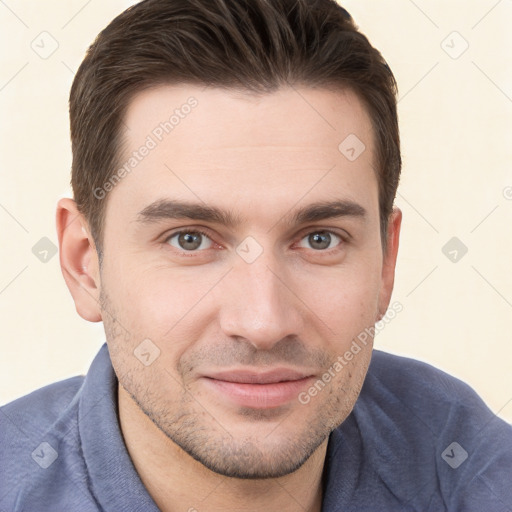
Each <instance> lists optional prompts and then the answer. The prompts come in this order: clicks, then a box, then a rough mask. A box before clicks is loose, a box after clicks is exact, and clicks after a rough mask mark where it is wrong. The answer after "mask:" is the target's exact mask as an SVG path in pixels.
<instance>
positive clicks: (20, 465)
mask: <svg viewBox="0 0 512 512" xmlns="http://www.w3.org/2000/svg"><path fill="white" fill-rule="evenodd" d="M511 394H512V393H511ZM169 485H170V486H172V482H169ZM190 507H191V508H192V507H194V508H196V509H197V510H199V511H201V512H202V511H207V510H208V506H207V503H204V504H201V503H191V504H190ZM322 510H323V512H338V511H340V512H341V511H344V512H345V511H358V512H360V511H378V512H389V511H395V510H397V511H398V510H400V511H418V512H419V511H421V512H429V511H430V512H434V511H435V512H440V511H457V512H466V511H467V512H469V511H478V512H511V511H512V426H511V425H509V424H508V423H506V422H505V421H503V420H501V419H500V418H498V417H497V416H495V415H494V414H493V413H492V412H491V411H490V410H489V408H488V407H487V406H486V405H485V404H484V403H483V401H482V400H481V399H480V398H479V397H478V395H477V394H476V393H475V392H474V391H473V390H472V389H471V388H470V387H469V386H467V385H466V384H464V383H462V382H461V381H459V380H457V379H455V378H454V377H451V376H449V375H447V374H446V373H444V372H442V371H440V370H437V369H435V368H434V367H432V366H430V365H427V364H425V363H421V362H419V361H415V360H413V359H408V358H403V357H398V356H394V355H391V354H387V353H385V352H382V351H379V350H374V351H373V354H372V361H371V364H370V368H369V371H368V374H367V376H366V379H365V382H364V385H363V388H362V390H361V394H360V396H359V398H358V400H357V402H356V405H355V407H354V410H353V411H352V413H351V414H350V416H349V417H348V418H347V419H346V420H345V421H344V422H343V423H342V424H341V425H340V426H339V427H338V428H337V429H336V430H334V432H333V433H332V434H331V436H330V438H329V444H328V447H327V455H326V460H325V465H324V478H323V506H322ZM0 511H1V512H15V511H16V512H18V511H20V512H21V511H24V512H50V511H51V512H93V511H94V512H97V511H113V512H132V511H134V512H135V511H141V512H142V511H144V512H157V511H158V507H157V506H156V505H155V503H154V501H153V500H152V498H151V496H150V495H149V494H148V492H147V490H146V488H145V487H144V485H143V483H142V481H141V480H140V478H139V476H138V474H137V472H136V470H135V468H134V466H133V464H132V462H131V459H130V456H129V454H128V452H127V449H126V446H125V444H124V441H123V437H122V434H121V430H120V426H119V416H118V405H117V378H116V375H115V373H114V370H113V368H112V364H111V362H110V357H109V353H108V348H107V345H106V344H104V345H103V347H102V348H101V350H100V351H99V353H98V354H97V356H96V358H95V359H94V361H93V363H92V365H91V367H90V370H89V372H88V373H87V375H86V376H85V377H83V376H78V377H74V378H71V379H67V380H65V381H62V382H57V383H55V384H52V385H49V386H46V387H44V388H42V389H39V390H37V391H34V392H33V393H31V394H29V395H27V396H25V397H23V398H20V399H18V400H15V401H14V402H11V403H10V404H7V405H5V406H3V407H2V408H0Z"/></svg>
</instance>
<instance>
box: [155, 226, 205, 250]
mask: <svg viewBox="0 0 512 512" xmlns="http://www.w3.org/2000/svg"><path fill="white" fill-rule="evenodd" d="M165 241H166V243H168V244H169V245H172V247H175V248H176V249H179V250H181V251H189V252H190V251H196V250H197V249H200V250H203V249H209V248H210V247H211V244H212V241H211V240H210V238H209V237H208V235H207V234H206V233H203V232H202V231H193V230H190V231H178V232H177V233H174V234H172V235H171V236H169V237H168V238H167V239H166V240H165Z"/></svg>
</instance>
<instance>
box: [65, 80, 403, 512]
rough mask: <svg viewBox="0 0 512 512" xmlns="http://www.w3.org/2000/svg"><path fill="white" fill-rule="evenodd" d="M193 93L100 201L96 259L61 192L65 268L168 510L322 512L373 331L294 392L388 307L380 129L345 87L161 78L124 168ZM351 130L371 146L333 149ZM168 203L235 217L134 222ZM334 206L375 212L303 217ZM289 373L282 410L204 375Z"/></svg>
mask: <svg viewBox="0 0 512 512" xmlns="http://www.w3.org/2000/svg"><path fill="white" fill-rule="evenodd" d="M191 96H193V97H194V99H195V100H196V101H197V104H196V106H195V107H194V108H193V109H191V110H190V113H189V114H187V115H184V116H183V117H180V120H179V122H178V124H177V125H176V126H174V128H173V129H172V131H170V132H169V133H166V134H164V136H163V137H162V140H161V141H158V143H157V144H156V146H155V147H154V148H152V149H151V150H150V151H149V152H148V154H147V156H145V157H144V158H143V159H141V161H140V162H138V163H137V166H136V167H135V168H134V169H133V170H132V171H131V172H129V173H127V174H126V175H125V176H124V177H123V179H122V180H120V181H119V183H117V184H116V185H115V187H114V188H113V190H112V191H111V192H110V193H109V195H108V196H107V198H106V199H104V200H106V201H108V202H107V210H106V225H105V239H104V256H103V264H102V266H101V271H100V266H99V263H98V257H97V253H96V250H95V246H94V242H93V240H92V237H91V236H90V232H89V228H88V225H87V222H86V220H85V219H84V218H83V217H82V216H81V215H80V214H79V213H78V212H77V210H76V206H75V204H74V202H73V201H72V200H71V199H63V200H61V201H60V202H59V205H58V208H57V228H58V233H59V243H60V258H61V266H62V270H63V274H64V277H65V279H66V282H67V284H68V287H69V288H70V291H71V293H72V295H73V298H74V300H75V303H76V308H77V311H78V313H79V314H80V315H81V316H82V317H83V318H85V319H86V320H89V321H100V320H102V321H103V322H104V327H105V333H106V338H107V343H108V347H109V351H110V354H111V359H112V363H113V366H114V369H115V371H116V374H117V376H118V379H119V383H120V386H119V415H120V421H121V429H122V432H123V436H124V438H125V442H126V445H127V448H128V451H129V453H130V455H131V457H132V460H133V461H134V465H135V467H136V469H137V471H138V472H139V474H140V476H141V479H142V481H143V483H144V484H145V485H146V487H147V488H148V491H149V492H150V494H151V495H152V496H153V498H154V500H155V502H156V503H157V505H158V506H159V507H160V508H161V510H164V511H165V510H189V509H190V508H193V507H194V508H196V509H197V510H209V511H210V510H212V511H213V510H252V511H254V510H304V509H305V510H320V507H321V498H322V496H321V477H322V470H323V464H324V457H325V450H326V447H327V439H328V435H329V433H330V432H331V430H332V429H333V428H335V427H336V426H337V425H339V424H340V423H342V422H343V420H344V419H345V418H346V417H347V416H348V414H350V411H351V410H352V408H353V406H354V404H355V401H356V399H357V397H358V394H359V392H360V389H361V386H362V383H363V381H364V377H365V375H366V372H367V369H368V364H369V361H370V357H371V350H372V340H370V341H369V342H368V344H367V345H366V347H362V350H361V351H360V352H359V353H358V354H357V355H355V356H354V358H353V359H352V360H351V361H350V362H349V363H348V364H347V365H346V366H344V367H343V369H342V370H341V371H339V372H337V373H336V376H335V377H334V378H333V379H332V380H331V381H330V382H329V383H328V384H327V385H326V386H325V388H323V389H322V390H321V391H320V392H318V393H317V394H316V395H315V396H314V397H312V398H311V400H310V401H309V402H308V403H307V404H304V403H301V402H300V401H299V400H298V391H307V390H308V389H309V388H310V387H311V386H312V385H313V384H314V382H315V381H317V380H318V379H319V378H321V377H322V375H323V374H324V373H325V372H326V371H327V370H328V368H329V367H331V366H332V364H333V362H334V361H335V360H336V359H337V357H338V356H340V355H343V354H344V353H345V352H346V351H347V350H349V348H350V346H351V343H352V341H353V340H354V339H355V338H356V337H357V335H358V334H359V333H361V332H362V331H364V330H365V328H367V327H371V326H373V325H374V323H375V322H376V321H377V320H378V319H379V318H380V317H381V316H382V315H383V314H384V313H385V311H386V309H387V307H388V305H389V301H390V297H391V292H392V288H393V279H394V269H395V263H396V254H397V250H398V237H399V231H400V223H401V212H400V211H399V210H398V209H395V210H394V211H393V214H392V216H391V218H390V222H389V229H388V248H387V252H386V254H383V252H382V244H381V237H380V229H379V208H378V182H377V176H376V172H375V170H374V166H375V162H374V142H373V135H372V128H371V123H370V119H369V117H368V114H367V113H366V111H365V109H364V107H363V106H362V103H361V102H360V101H359V100H358V98H357V96H356V95H355V94H354V93H352V92H351V91H349V90H336V91H331V90H326V89H311V88H308V87H296V88H282V89H280V90H278V91H276V92H274V93H269V94H264V95H260V96H255V95H249V94H247V93H242V92H235V91H233V90H220V89H209V88H199V87H195V86H159V87H157V88H154V89H152V90H147V91H144V92H142V93H140V94H139V95H137V96H136V97H135V98H134V99H133V100H132V102H131V104H130V107H129V109H128V111H127V113H126V116H125V123H126V125H127V128H128V129H127V130H126V132H125V144H124V146H123V150H124V155H123V160H122V162H123V163H124V162H126V161H128V159H129V158H130V155H132V153H133V151H135V150H137V149H138V148H140V147H141V146H142V145H143V144H144V143H145V141H147V137H148V135H151V134H154V133H155V132H154V130H155V127H157V126H159V123H161V122H162V121H164V120H166V119H169V116H170V115H171V114H172V112H173V110H175V109H176V108H180V106H181V105H183V104H185V103H186V102H187V99H188V98H190V97H191ZM187 110H188V109H187ZM350 134H355V135H356V136H357V137H358V138H359V139H360V140H361V141H362V142H363V143H364V145H365V147H366V149H365V150H364V151H363V152H362V153H361V154H360V156H359V157H358V158H356V159H355V160H354V161H350V159H348V158H346V156H344V155H343V154H342V153H341V152H340V150H339V149H338V145H339V144H340V143H341V142H342V141H343V140H344V139H345V138H346V137H347V136H348V135H350ZM153 138H155V137H154V135H153ZM164 199H172V200H180V201H186V202H189V203H195V204H199V205H202V206H213V207H217V208H219V209H222V210H225V211H228V212H230V213H231V215H232V217H233V219H234V220H237V221H238V222H237V223H235V224H233V225H227V224H223V223H220V222H217V221H212V220H204V219H202V220H198V219H184V218H178V219H176V218H159V219H156V220H155V219H152V220H151V221H148V222H141V221H140V218H141V216H140V212H142V211H143V210H144V209H145V208H147V207H148V205H150V204H152V203H153V202H155V201H157V200H164ZM330 201H345V202H347V201H349V202H351V203H355V204H356V205H359V207H360V209H361V210H364V215H359V214H347V215H342V216H338V217H331V218H327V219H321V220H308V221H307V222H303V223H300V224H296V223H293V222H292V220H293V219H292V217H293V214H294V213H295V212H296V211H297V210H299V209H301V208H304V207H308V206H310V205H312V204H314V203H322V202H330ZM349 213H350V212H349ZM352 213H354V212H352ZM198 229H200V230H201V231H204V232H205V233H206V235H207V236H202V235H197V234H196V235H194V233H196V232H197V230H198ZM178 231H185V233H189V238H188V239H186V240H185V239H184V238H183V237H181V238H179V235H177V236H172V235H175V234H176V233H177V232H178ZM326 233H327V235H326ZM315 234H316V235H317V237H316V238H314V235H315ZM318 234H320V238H318ZM190 235H192V238H190ZM310 235H311V236H310ZM329 236H330V239H329ZM247 237H251V238H250V239H247ZM180 240H181V244H182V245H180ZM191 240H193V241H195V242H197V244H196V245H195V246H194V244H190V241H191ZM184 241H185V242H187V243H189V245H186V244H185V245H183V242H184ZM191 246H194V247H193V248H192V249H191ZM196 247H197V248H196ZM187 249H189V250H188V251H187ZM254 256H256V257H255V258H254V260H253V261H250V260H251V259H252V258H251V257H254ZM148 339H149V340H151V341H150V342H149V344H148V342H147V341H146V342H144V343H145V344H144V345H142V347H144V349H143V350H141V349H140V348H139V349H138V348H137V347H139V346H140V344H141V342H143V340H148ZM141 352H143V353H145V354H149V356H148V355H146V356H145V359H146V362H147V360H148V359H149V360H151V364H148V365H145V364H143V362H141V360H140V357H139V358H138V357H136V355H137V354H139V355H140V353H141ZM283 369H287V370H294V371H296V372H299V374H300V375H303V376H306V377H308V378H309V380H305V381H304V383H303V384H301V387H300V389H298V390H297V392H295V393H294V394H293V397H292V398H290V399H287V400H285V401H284V402H283V403H280V404H279V405H275V403H274V402H272V399H271V398H268V395H267V394H266V393H265V392H259V394H258V397H259V398H258V403H257V405H255V404H254V402H251V403H250V404H249V405H247V404H240V403H238V402H236V401H234V400H233V399H232V397H231V396H230V395H227V394H226V393H225V392H224V391H222V390H220V389H219V387H218V386H217V385H213V386H212V382H213V381H212V379H211V378H209V377H211V376H212V375H215V374H216V372H219V371H233V370H249V371H252V372H256V373H258V372H259V373H261V372H264V371H269V370H278V371H280V372H282V371H283ZM220 380H223V379H220ZM218 381H219V379H218V380H217V382H218ZM269 393H270V392H269Z"/></svg>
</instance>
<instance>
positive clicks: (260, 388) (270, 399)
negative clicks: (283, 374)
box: [203, 377, 313, 409]
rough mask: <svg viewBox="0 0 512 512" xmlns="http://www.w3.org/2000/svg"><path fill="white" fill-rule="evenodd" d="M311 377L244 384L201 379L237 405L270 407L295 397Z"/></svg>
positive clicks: (256, 407) (257, 407)
mask: <svg viewBox="0 0 512 512" xmlns="http://www.w3.org/2000/svg"><path fill="white" fill-rule="evenodd" d="M312 379H313V378H312V377H306V378H304V379H300V380H287V381H283V382H274V383H271V384H245V383H241V382H228V381H225V380H216V379H210V378H205V379H203V380H204V381H205V384H207V385H208V386H209V387H210V388H213V389H214V390H215V391H216V392H217V393H221V394H222V395H224V396H226V397H227V398H228V399H229V400H230V401H232V402H234V403H235V404H237V405H239V406H242V407H251V408H254V409H270V408H273V407H279V406H281V405H285V404H287V403H288V402H290V401H291V400H294V399H296V398H297V396H298V395H299V393H300V392H301V390H303V389H304V388H305V387H306V386H307V385H308V384H309V383H310V381H311V380H312Z"/></svg>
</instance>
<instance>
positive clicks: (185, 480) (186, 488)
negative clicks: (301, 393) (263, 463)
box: [118, 386, 327, 512]
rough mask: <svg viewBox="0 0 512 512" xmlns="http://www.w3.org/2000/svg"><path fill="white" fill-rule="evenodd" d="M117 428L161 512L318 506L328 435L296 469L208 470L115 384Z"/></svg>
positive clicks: (312, 509) (285, 510)
mask: <svg viewBox="0 0 512 512" xmlns="http://www.w3.org/2000/svg"><path fill="white" fill-rule="evenodd" d="M118 396H119V417H120V425H121V431H122V433H123V437H124V441H125V444H126V446H127V448H128V452H129V454H130V457H131V459H132V462H133V464H134V466H135V469H136V470H137V473H138V474H139V477H140V479H141V480H142V483H143V484H144V485H145V487H146V489H147V490H148V492H149V494H150V495H151V497H152V498H153V500H154V501H155V503H156V504H157V506H158V507H159V509H160V510H161V511H162V512H175V511H189V512H194V511H195V512H203V511H205V510H208V512H216V511H217V510H218V511H221V510H222V511H225V512H229V511H231V510H237V511H249V510H251V511H252V510H280V511H282V512H299V511H300V512H304V511H308V512H320V511H321V508H322V472H323V466H324V461H325V454H326V450H327V440H325V441H324V442H323V443H322V445H320V447H319V448H318V449H317V450H316V451H315V452H314V453H313V455H312V456H311V457H310V458H309V459H308V460H307V461H306V462H305V463H304V464H303V465H302V466H301V467H300V468H299V469H298V470H296V471H295V472H294V473H291V474H289V475H286V476H283V477H279V478H273V479H260V480H254V479H238V478H230V477H226V476H222V475H219V474H217V473H214V472H213V471H210V470H209V469H208V468H206V467H205V466H203V465H202V464H201V463H200V462H198V461H196V460H195V459H193V458H192V457H191V456H190V455H188V453H186V452H185V451H183V450H182V449H181V448H180V447H179V446H178V445H176V444H175V443H174V442H173V441H171V440H170V439H169V438H168V437H167V436H166V435H165V434H164V433H163V432H162V431H160V429H158V427H157V426H156V425H155V424H154V423H153V422H152V421H151V420H150V419H149V418H148V417H147V416H146V414H144V412H143V411H141V410H140V408H139V407H138V405H137V404H136V403H135V402H134V401H133V399H132V398H131V397H130V396H129V395H128V393H127V392H126V391H125V390H124V388H123V387H122V386H119V395H118Z"/></svg>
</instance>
